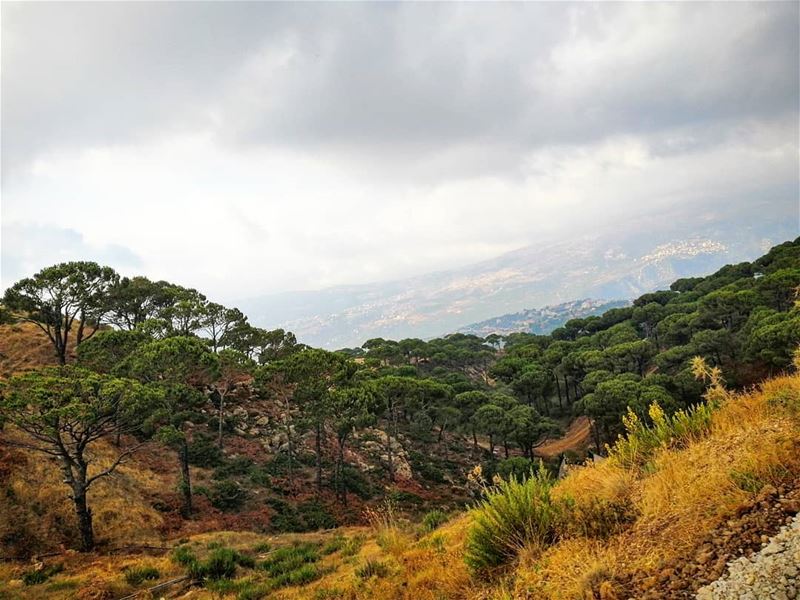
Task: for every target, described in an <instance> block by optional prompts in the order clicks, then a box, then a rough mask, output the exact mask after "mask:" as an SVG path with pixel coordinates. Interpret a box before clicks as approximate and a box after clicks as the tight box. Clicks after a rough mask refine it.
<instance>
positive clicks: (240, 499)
mask: <svg viewBox="0 0 800 600" xmlns="http://www.w3.org/2000/svg"><path fill="white" fill-rule="evenodd" d="M209 498H210V500H211V504H212V505H213V506H214V508H218V509H219V510H222V511H225V512H234V511H237V510H239V509H240V508H241V507H242V505H243V504H244V503H245V501H246V500H247V491H246V490H245V489H244V488H243V487H242V486H240V485H239V484H238V483H236V482H235V481H231V480H228V479H226V480H223V481H216V482H214V485H213V486H212V488H211V495H210V497H209Z"/></svg>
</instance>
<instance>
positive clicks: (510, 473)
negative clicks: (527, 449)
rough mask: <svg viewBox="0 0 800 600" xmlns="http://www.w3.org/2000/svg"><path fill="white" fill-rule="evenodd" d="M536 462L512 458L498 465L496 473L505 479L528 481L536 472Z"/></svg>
mask: <svg viewBox="0 0 800 600" xmlns="http://www.w3.org/2000/svg"><path fill="white" fill-rule="evenodd" d="M534 467H535V465H534V462H533V461H532V460H531V459H529V458H525V457H524V456H512V457H511V458H507V459H505V460H501V461H499V462H498V463H497V466H496V472H497V474H498V475H500V477H502V478H503V479H511V478H512V477H513V478H515V479H518V480H520V481H522V480H523V479H527V478H528V476H529V475H530V474H531V473H532V472H533V470H534Z"/></svg>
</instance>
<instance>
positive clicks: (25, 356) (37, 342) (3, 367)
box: [0, 323, 75, 377]
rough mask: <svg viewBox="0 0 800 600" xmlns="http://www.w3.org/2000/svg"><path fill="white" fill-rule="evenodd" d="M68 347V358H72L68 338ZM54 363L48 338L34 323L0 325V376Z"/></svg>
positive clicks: (53, 352)
mask: <svg viewBox="0 0 800 600" xmlns="http://www.w3.org/2000/svg"><path fill="white" fill-rule="evenodd" d="M73 337H74V333H73ZM68 348H69V358H70V359H74V357H75V346H74V344H73V340H70V342H69V346H68ZM56 364H58V360H57V358H56V355H55V351H54V350H53V346H52V344H51V343H50V340H49V339H48V338H47V335H46V334H45V333H44V332H43V331H42V330H41V329H39V328H38V327H37V326H36V325H34V324H33V323H16V324H14V325H0V377H8V376H10V375H13V374H14V373H19V372H21V371H27V370H30V369H35V368H37V367H41V366H43V365H56Z"/></svg>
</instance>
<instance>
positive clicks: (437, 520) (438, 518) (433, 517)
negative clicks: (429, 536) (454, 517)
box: [422, 508, 447, 531]
mask: <svg viewBox="0 0 800 600" xmlns="http://www.w3.org/2000/svg"><path fill="white" fill-rule="evenodd" d="M446 522H447V513H445V512H444V511H442V510H439V509H438V508H435V509H433V510H432V511H430V512H428V513H427V514H426V515H425V516H424V517H423V518H422V528H423V529H424V530H425V531H433V530H434V529H436V528H437V527H439V526H440V525H442V524H444V523H446Z"/></svg>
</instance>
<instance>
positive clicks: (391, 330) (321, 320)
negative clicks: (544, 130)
mask: <svg viewBox="0 0 800 600" xmlns="http://www.w3.org/2000/svg"><path fill="white" fill-rule="evenodd" d="M798 233H799V232H798V224H797V216H796V215H794V216H792V215H788V214H785V211H784V212H781V210H779V209H778V207H775V206H772V205H770V203H769V202H764V203H762V204H760V205H757V204H755V203H754V204H752V205H751V206H749V207H748V209H747V210H746V211H742V212H739V213H738V214H730V212H729V211H728V207H726V206H722V207H720V209H719V210H718V211H717V212H708V211H707V212H705V213H700V214H696V215H691V216H687V215H669V216H662V217H661V218H659V219H653V220H649V221H640V222H637V223H634V224H632V223H630V222H628V223H624V224H620V225H619V227H618V228H616V230H612V231H604V232H598V233H595V234H591V235H580V236H578V235H576V236H575V237H571V238H566V239H542V240H540V241H537V242H536V243H533V244H531V245H529V246H526V247H524V248H521V249H519V250H515V251H513V252H509V253H507V254H504V255H502V256H499V257H497V258H494V259H491V260H487V261H483V262H480V263H476V264H473V265H469V266H466V267H462V268H458V269H452V270H448V271H440V272H436V273H429V274H427V275H422V276H419V277H413V278H409V279H403V280H399V281H389V282H381V283H372V284H365V285H353V286H338V287H333V288H328V289H322V290H316V291H303V292H285V293H280V294H272V295H268V296H262V297H259V298H253V299H250V300H245V301H240V302H237V303H236V305H237V306H239V307H240V308H241V309H242V310H243V311H244V312H245V314H247V315H249V316H250V320H251V322H253V323H254V324H255V325H259V326H262V327H270V328H274V327H283V328H285V329H289V330H291V331H293V332H295V334H296V335H297V337H298V339H299V340H300V341H302V342H305V343H307V344H311V345H313V346H320V347H323V348H342V347H352V346H360V345H361V344H363V343H364V342H365V341H366V340H368V339H370V338H373V337H384V338H393V339H400V338H405V337H418V338H431V337H434V336H438V335H443V334H447V333H451V332H454V331H458V330H459V329H461V328H462V327H466V326H467V325H469V324H470V323H480V322H481V321H484V320H486V319H491V318H494V317H496V316H497V315H503V314H507V313H515V312H518V311H521V310H525V309H530V308H536V307H542V306H553V305H558V304H560V303H564V302H571V301H573V300H575V299H576V298H595V299H600V300H603V299H619V298H635V297H637V296H639V295H641V294H643V293H645V292H649V291H653V290H655V289H658V288H665V287H668V286H669V284H670V283H672V282H673V281H675V280H676V279H678V278H681V277H691V276H697V275H706V274H709V273H712V272H713V271H715V270H716V269H718V268H719V267H721V266H723V265H725V264H727V263H735V262H741V261H744V260H753V259H755V258H757V257H758V256H760V255H761V254H763V253H764V252H766V251H767V250H768V249H769V248H770V247H771V246H773V245H775V244H778V243H781V242H784V241H786V240H788V239H794V238H796V237H797V236H798Z"/></svg>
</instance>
